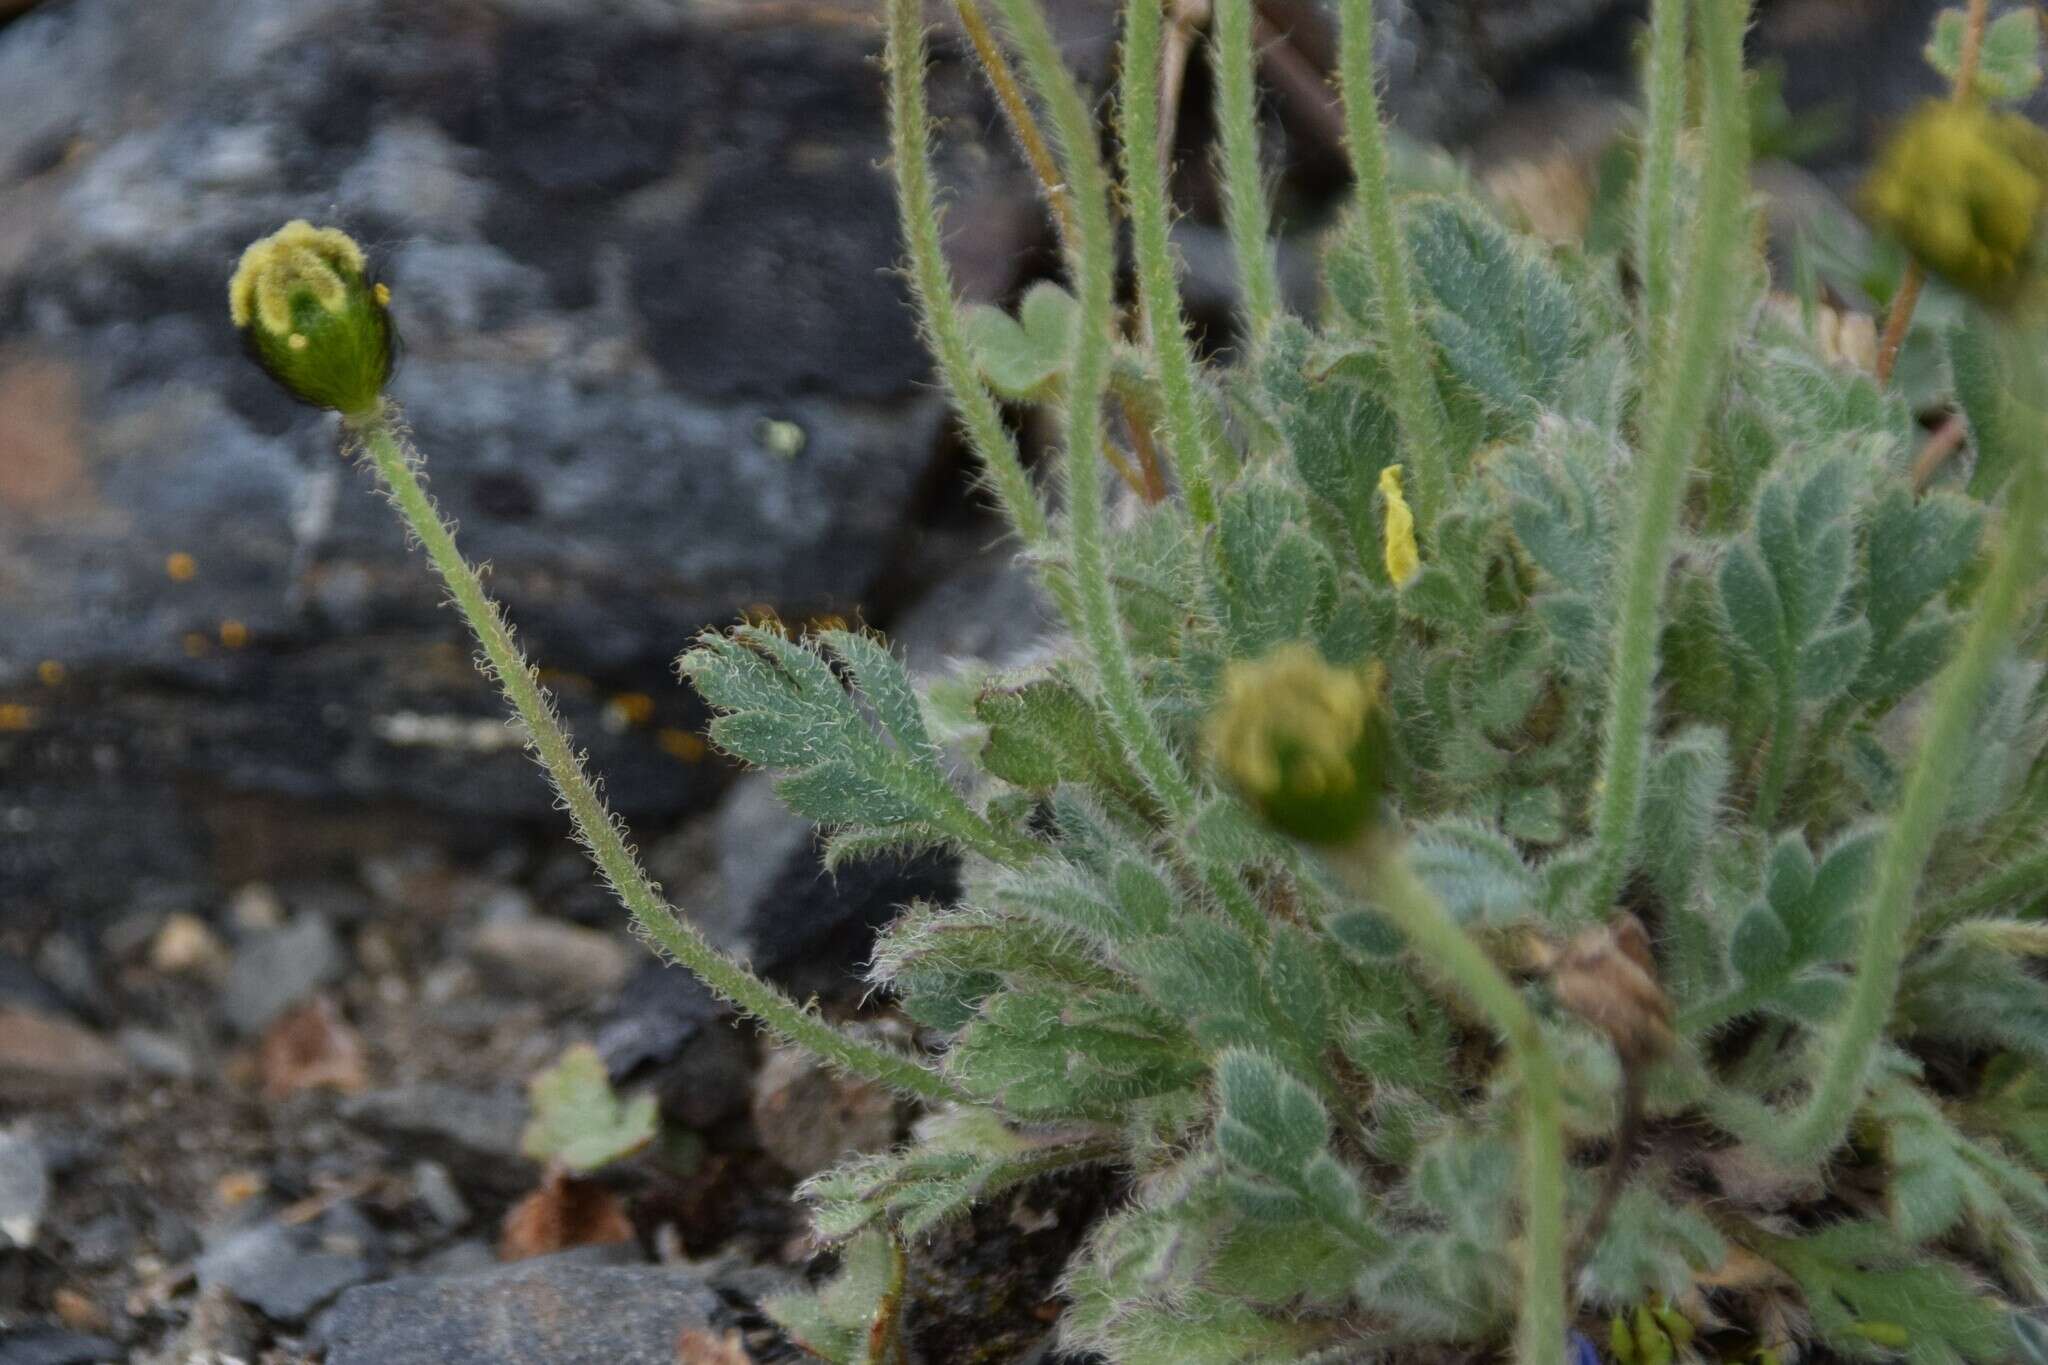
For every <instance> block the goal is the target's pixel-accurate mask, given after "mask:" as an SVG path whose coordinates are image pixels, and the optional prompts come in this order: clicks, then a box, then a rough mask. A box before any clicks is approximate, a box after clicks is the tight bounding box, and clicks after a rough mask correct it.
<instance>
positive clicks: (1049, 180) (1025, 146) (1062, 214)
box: [919, 0, 1075, 242]
mask: <svg viewBox="0 0 2048 1365" xmlns="http://www.w3.org/2000/svg"><path fill="white" fill-rule="evenodd" d="M953 12H954V13H955V14H957V15H959V16H960V27H962V28H964V29H966V30H967V41H968V42H969V43H971V44H972V45H973V47H974V56H975V60H977V61H978V62H980V63H981V71H982V74H983V75H984V76H986V77H987V78H988V86H989V89H990V90H991V91H992V92H994V94H995V97H996V103H997V104H999V105H1001V106H1002V107H1003V121H1004V122H1006V123H1008V124H1009V125H1010V134H1011V136H1013V137H1015V138H1016V139H1017V147H1018V150H1020V151H1022V152H1023V153H1024V160H1025V161H1026V162H1027V163H1028V164H1029V165H1030V167H1031V173H1032V174H1033V175H1035V176H1037V177H1038V188H1039V192H1040V193H1042V194H1043V195H1044V196H1045V202H1046V205H1047V206H1048V207H1049V208H1050V209H1051V210H1052V217H1053V224H1054V226H1056V227H1057V228H1058V229H1059V234H1060V240H1061V241H1062V242H1071V241H1072V240H1073V238H1074V231H1075V229H1074V203H1073V199H1072V198H1071V196H1069V195H1068V194H1067V187H1066V186H1065V185H1063V184H1062V183H1060V171H1059V166H1058V164H1057V163H1056V162H1054V161H1053V159H1052V149H1051V148H1050V147H1048V146H1046V144H1045V134H1044V132H1043V131H1041V130H1040V129H1039V126H1038V119H1037V118H1036V117H1035V116H1034V115H1033V114H1032V112H1031V105H1030V104H1029V103H1028V102H1026V100H1025V99H1024V92H1023V91H1022V90H1020V89H1018V88H1017V75H1016V73H1015V72H1013V71H1012V70H1010V59H1009V58H1008V57H1005V56H1004V55H1003V46H1002V44H1001V43H998V42H997V41H996V36H995V34H994V33H992V32H990V31H989V26H988V19H987V17H986V16H984V15H983V14H982V12H981V6H980V5H978V4H976V3H975V0H953ZM919 72H920V78H922V72H923V67H922V65H920V67H919Z"/></svg>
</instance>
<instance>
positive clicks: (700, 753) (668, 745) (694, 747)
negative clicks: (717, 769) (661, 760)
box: [654, 729, 705, 763]
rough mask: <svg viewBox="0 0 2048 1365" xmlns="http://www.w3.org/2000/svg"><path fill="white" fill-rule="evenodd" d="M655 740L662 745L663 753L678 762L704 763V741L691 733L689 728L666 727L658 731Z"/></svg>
mask: <svg viewBox="0 0 2048 1365" xmlns="http://www.w3.org/2000/svg"><path fill="white" fill-rule="evenodd" d="M654 742H655V743H656V744H658V745H660V746H661V751H662V752H663V753H665V754H667V755H668V756H669V757H670V758H673V759H675V760H676V761H677V762H678V763H702V762H703V761H704V753H705V744H704V741H703V740H702V739H700V738H698V737H697V736H696V735H693V734H691V733H690V732H689V731H688V730H666V729H665V730H659V731H656V732H655V736H654Z"/></svg>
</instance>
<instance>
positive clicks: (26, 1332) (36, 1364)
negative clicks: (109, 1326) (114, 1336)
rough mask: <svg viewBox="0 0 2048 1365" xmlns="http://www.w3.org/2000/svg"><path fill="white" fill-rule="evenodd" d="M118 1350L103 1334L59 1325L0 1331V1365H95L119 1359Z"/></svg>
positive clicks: (119, 1351)
mask: <svg viewBox="0 0 2048 1365" xmlns="http://www.w3.org/2000/svg"><path fill="white" fill-rule="evenodd" d="M122 1354H123V1352H122V1350H121V1348H120V1347H119V1346H118V1345H116V1344H115V1343H113V1342H111V1341H108V1340H107V1339H106V1338H105V1337H93V1336H87V1335H85V1334H84V1333H83V1332H72V1331H67V1330H65V1329H64V1328H62V1327H17V1328H15V1329H13V1330H12V1331H6V1332H0V1365H96V1363H97V1362H99V1361H105V1360H119V1359H121V1358H122Z"/></svg>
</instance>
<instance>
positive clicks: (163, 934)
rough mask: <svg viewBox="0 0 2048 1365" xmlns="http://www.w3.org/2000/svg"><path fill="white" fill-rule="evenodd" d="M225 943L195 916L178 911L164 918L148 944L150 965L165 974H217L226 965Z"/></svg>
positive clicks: (209, 975) (212, 975)
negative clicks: (161, 926)
mask: <svg viewBox="0 0 2048 1365" xmlns="http://www.w3.org/2000/svg"><path fill="white" fill-rule="evenodd" d="M228 961H229V959H228V950H227V946H226V945H225V944H223V943H222V942H221V941H220V937H219V935H217V934H215V933H214V932H213V930H212V929H210V928H208V927H207V924H206V921H205V920H203V919H201V918H199V916H197V915H190V914H186V913H184V912H183V911H180V912H179V913H177V914H174V915H172V916H171V917H170V918H168V919H166V920H165V921H164V923H163V928H161V929H159V930H157V932H156V937H155V938H153V939H151V940H150V943H149V965H150V966H151V967H152V968H154V969H155V970H157V971H160V972H164V973H166V974H168V975H177V974H180V973H184V972H191V973H194V974H196V975H199V976H202V977H217V976H218V975H219V974H220V973H221V972H222V971H224V970H226V968H227V966H228Z"/></svg>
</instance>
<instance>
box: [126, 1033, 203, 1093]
mask: <svg viewBox="0 0 2048 1365" xmlns="http://www.w3.org/2000/svg"><path fill="white" fill-rule="evenodd" d="M114 1041H115V1042H116V1043H117V1044H119V1045H120V1048H121V1055H123V1056H124V1057H126V1058H127V1059H128V1060H129V1061H130V1062H131V1063H133V1064H134V1066H135V1069H136V1070H137V1071H140V1072H141V1073H142V1074H143V1075H145V1076H154V1077H156V1078H157V1079H158V1080H164V1081H189V1080H191V1079H192V1078H193V1076H195V1075H196V1074H198V1070H199V1067H198V1063H197V1062H196V1061H195V1060H194V1059H193V1056H192V1049H191V1048H189V1047H187V1046H186V1045H185V1044H184V1043H183V1042H182V1041H180V1040H179V1039H177V1038H174V1037H172V1036H171V1035H170V1034H168V1033H163V1032H159V1031H158V1030H156V1029H148V1028H143V1027H141V1026H140V1025H136V1024H128V1025H125V1026H123V1028H122V1029H121V1031H120V1032H119V1033H117V1034H116V1035H114Z"/></svg>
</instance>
